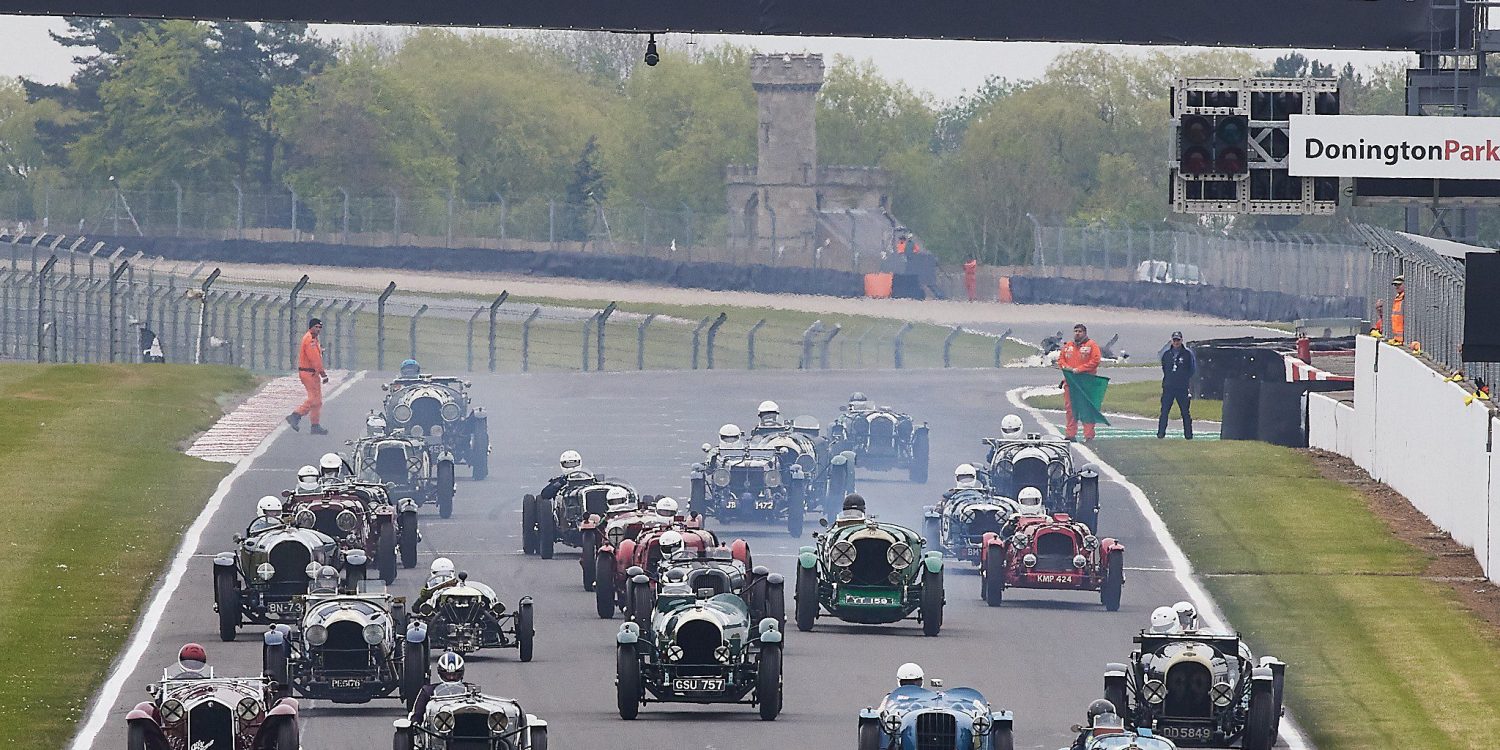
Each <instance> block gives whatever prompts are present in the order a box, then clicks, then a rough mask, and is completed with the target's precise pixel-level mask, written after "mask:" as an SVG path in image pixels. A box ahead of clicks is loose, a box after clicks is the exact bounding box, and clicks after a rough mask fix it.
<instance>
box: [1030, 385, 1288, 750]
mask: <svg viewBox="0 0 1500 750" xmlns="http://www.w3.org/2000/svg"><path fill="white" fill-rule="evenodd" d="M1055 390H1057V389H1055V388H1053V389H1047V388H1036V387H1024V388H1012V389H1010V390H1009V391H1006V392H1005V398H1006V400H1008V401H1010V403H1011V405H1012V406H1015V407H1017V408H1020V409H1025V410H1026V412H1027V413H1028V414H1030V415H1031V418H1032V419H1034V420H1036V422H1037V424H1039V425H1041V426H1042V429H1045V430H1046V431H1047V432H1049V433H1051V434H1052V436H1053V437H1062V432H1061V431H1059V430H1058V429H1057V426H1056V425H1054V424H1052V422H1051V421H1049V420H1048V419H1047V418H1046V417H1044V416H1043V415H1042V413H1041V411H1040V410H1038V409H1036V408H1034V407H1032V406H1031V405H1030V404H1028V403H1026V401H1025V399H1026V397H1027V396H1030V395H1033V394H1035V395H1040V394H1041V393H1043V392H1047V391H1055ZM1073 450H1075V451H1077V452H1078V453H1079V454H1080V455H1081V456H1083V458H1084V459H1085V460H1087V461H1089V462H1091V463H1093V464H1094V465H1095V466H1097V467H1099V471H1100V473H1102V474H1104V475H1105V476H1108V477H1109V479H1110V481H1112V482H1114V483H1116V484H1118V485H1120V486H1121V487H1124V488H1125V491H1126V492H1127V493H1129V495H1130V499H1131V500H1133V501H1135V506H1136V509H1137V510H1139V511H1140V513H1141V516H1143V517H1144V518H1145V519H1146V524H1147V525H1148V526H1150V527H1151V534H1152V536H1155V537H1156V541H1157V543H1158V544H1160V545H1161V547H1162V550H1163V551H1165V552H1166V553H1167V560H1168V561H1169V562H1171V563H1172V571H1173V573H1175V575H1176V578H1177V582H1178V583H1179V584H1181V585H1182V588H1183V590H1184V591H1186V592H1187V594H1188V598H1190V599H1192V600H1193V601H1194V602H1196V603H1197V604H1198V614H1199V615H1201V616H1204V619H1205V620H1206V621H1207V622H1208V623H1209V625H1210V626H1212V627H1216V628H1224V629H1227V621H1226V620H1225V618H1224V612H1223V610H1220V609H1219V605H1218V603H1217V602H1215V601H1214V599H1213V597H1212V596H1209V594H1208V591H1207V590H1206V589H1204V588H1203V584H1201V583H1199V582H1198V579H1197V577H1195V576H1194V575H1193V564H1192V563H1191V562H1189V561H1188V558H1187V554H1186V553H1185V552H1183V551H1182V548H1181V547H1179V546H1177V540H1175V539H1173V538H1172V533H1171V532H1170V531H1168V530H1167V523H1166V521H1163V520H1162V517H1161V514H1160V513H1157V512H1156V508H1155V507H1154V506H1152V505H1151V500H1150V498H1147V497H1146V493H1145V492H1144V491H1143V490H1141V488H1140V487H1137V486H1136V485H1135V483H1134V482H1131V481H1130V480H1129V479H1127V478H1126V477H1125V475H1124V474H1122V473H1120V470H1119V469H1116V468H1115V467H1113V466H1110V465H1109V464H1107V463H1105V462H1104V459H1102V458H1100V457H1099V454H1097V453H1095V452H1094V451H1093V450H1091V449H1090V448H1089V447H1088V446H1087V445H1086V444H1084V443H1074V444H1073ZM1281 739H1282V740H1284V741H1285V742H1286V744H1287V747H1289V748H1292V750H1311V748H1312V745H1311V744H1309V743H1308V741H1307V738H1306V737H1305V736H1303V734H1302V730H1300V729H1298V728H1297V726H1296V724H1295V723H1293V722H1292V721H1291V720H1290V719H1288V720H1287V721H1285V722H1283V726H1282V728H1281Z"/></svg>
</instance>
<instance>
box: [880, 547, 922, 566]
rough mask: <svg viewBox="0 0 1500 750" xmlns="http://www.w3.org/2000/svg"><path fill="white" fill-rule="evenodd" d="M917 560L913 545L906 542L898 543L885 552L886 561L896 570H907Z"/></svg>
mask: <svg viewBox="0 0 1500 750" xmlns="http://www.w3.org/2000/svg"><path fill="white" fill-rule="evenodd" d="M915 560H916V556H915V555H913V554H912V551H911V545H909V544H907V543H906V542H896V543H895V544H892V545H891V546H889V547H887V548H886V550H885V561H886V562H888V563H890V564H891V567H893V568H895V569H896V570H905V569H906V568H908V567H910V566H911V564H912V562H914V561H915Z"/></svg>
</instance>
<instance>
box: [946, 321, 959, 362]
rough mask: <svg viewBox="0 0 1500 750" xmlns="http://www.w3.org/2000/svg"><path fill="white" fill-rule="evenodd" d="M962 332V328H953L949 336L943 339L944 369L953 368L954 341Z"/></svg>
mask: <svg viewBox="0 0 1500 750" xmlns="http://www.w3.org/2000/svg"><path fill="white" fill-rule="evenodd" d="M962 332H963V329H962V328H959V327H958V326H953V330H951V331H949V332H948V336H947V337H946V338H944V339H943V367H952V366H953V340H954V339H956V338H958V334H960V333H962Z"/></svg>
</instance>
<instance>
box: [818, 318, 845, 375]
mask: <svg viewBox="0 0 1500 750" xmlns="http://www.w3.org/2000/svg"><path fill="white" fill-rule="evenodd" d="M842 328H843V325H841V324H839V323H834V324H833V330H831V331H829V332H828V337H827V338H825V339H823V343H822V347H823V348H822V351H820V352H819V353H818V366H819V369H823V370H826V369H828V345H829V344H831V343H833V337H834V336H837V335H839V330H840V329H842Z"/></svg>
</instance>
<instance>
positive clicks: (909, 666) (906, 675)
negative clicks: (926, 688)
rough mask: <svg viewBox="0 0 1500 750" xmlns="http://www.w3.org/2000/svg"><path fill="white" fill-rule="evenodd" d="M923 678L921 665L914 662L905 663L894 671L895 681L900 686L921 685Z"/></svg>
mask: <svg viewBox="0 0 1500 750" xmlns="http://www.w3.org/2000/svg"><path fill="white" fill-rule="evenodd" d="M924 677H925V675H923V674H922V665H920V664H917V663H915V662H907V663H905V664H902V665H901V666H900V667H898V668H897V669H896V681H897V682H899V683H901V684H902V685H921V684H922V680H923V678H924Z"/></svg>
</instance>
